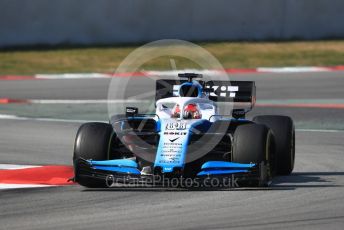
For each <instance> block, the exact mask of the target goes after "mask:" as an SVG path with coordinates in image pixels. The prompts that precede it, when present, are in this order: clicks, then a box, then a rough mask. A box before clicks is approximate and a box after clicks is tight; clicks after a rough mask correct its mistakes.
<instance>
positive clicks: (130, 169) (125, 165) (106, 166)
mask: <svg viewBox="0 0 344 230" xmlns="http://www.w3.org/2000/svg"><path fill="white" fill-rule="evenodd" d="M88 162H89V163H90V164H91V166H92V167H93V168H94V169H99V170H105V171H112V172H116V173H126V174H135V175H140V174H141V172H140V170H138V169H137V167H138V165H137V163H136V162H135V161H133V160H128V159H119V160H107V161H93V160H89V161H88Z"/></svg>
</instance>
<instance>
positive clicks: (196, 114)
mask: <svg viewBox="0 0 344 230" xmlns="http://www.w3.org/2000/svg"><path fill="white" fill-rule="evenodd" d="M183 118H184V119H200V118H202V114H201V112H200V111H199V109H198V106H197V105H196V104H188V105H186V106H185V107H184V113H183Z"/></svg>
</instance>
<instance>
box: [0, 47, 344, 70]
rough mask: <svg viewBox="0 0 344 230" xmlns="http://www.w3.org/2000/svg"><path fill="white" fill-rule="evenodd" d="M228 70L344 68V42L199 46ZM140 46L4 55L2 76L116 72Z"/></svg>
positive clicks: (186, 64)
mask: <svg viewBox="0 0 344 230" xmlns="http://www.w3.org/2000/svg"><path fill="white" fill-rule="evenodd" d="M198 45H200V46H202V47H203V48H205V49H207V50H208V51H209V52H210V53H211V54H213V55H214V56H215V57H216V58H217V59H218V60H219V61H220V63H221V64H222V65H223V66H224V67H225V68H255V67H279V66H335V65H343V64H344V41H311V42H216V43H210V42H207V43H198ZM137 47H138V46H124V47H111V46H107V47H105V46H104V47H79V48H68V47H67V48H66V47H64V48H58V47H57V48H53V49H51V48H50V49H47V50H44V49H37V50H34V49H25V50H2V51H0V75H6V74H16V75H32V74H37V73H74V72H100V73H101V72H113V71H114V70H115V69H116V68H117V66H118V65H119V64H120V63H121V62H122V61H123V59H124V58H125V57H126V56H127V55H128V54H129V53H130V52H132V51H133V50H134V49H135V48H137ZM170 58H171V57H162V58H158V59H154V60H151V61H150V62H148V63H146V64H145V65H144V66H143V68H144V69H157V70H164V69H171V67H170V61H169V59H170ZM173 58H174V59H175V61H176V64H177V68H179V69H183V68H194V67H197V65H196V64H195V63H193V62H191V61H189V60H187V59H183V58H177V57H173Z"/></svg>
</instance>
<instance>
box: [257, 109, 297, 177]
mask: <svg viewBox="0 0 344 230" xmlns="http://www.w3.org/2000/svg"><path fill="white" fill-rule="evenodd" d="M253 121H254V122H256V123H258V124H263V125H266V126H267V127H268V128H270V129H271V130H272V132H273V135H274V139H275V146H276V172H277V174H279V175H289V174H291V172H292V171H293V169H294V162H295V128H294V123H293V120H292V119H291V118H290V117H288V116H277V115H264V116H257V117H255V118H254V119H253Z"/></svg>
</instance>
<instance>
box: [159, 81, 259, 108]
mask: <svg viewBox="0 0 344 230" xmlns="http://www.w3.org/2000/svg"><path fill="white" fill-rule="evenodd" d="M184 82H186V81H185V80H157V81H156V94H155V100H156V101H157V100H159V99H162V98H167V97H177V96H179V94H178V92H179V87H180V85H181V84H182V83H184ZM199 83H200V84H201V85H203V91H205V92H208V93H209V99H210V100H212V101H215V102H234V106H235V107H249V109H248V110H247V111H249V110H250V109H252V108H253V106H254V104H255V102H256V85H255V83H254V81H206V82H205V81H199ZM247 111H246V112H247Z"/></svg>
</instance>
